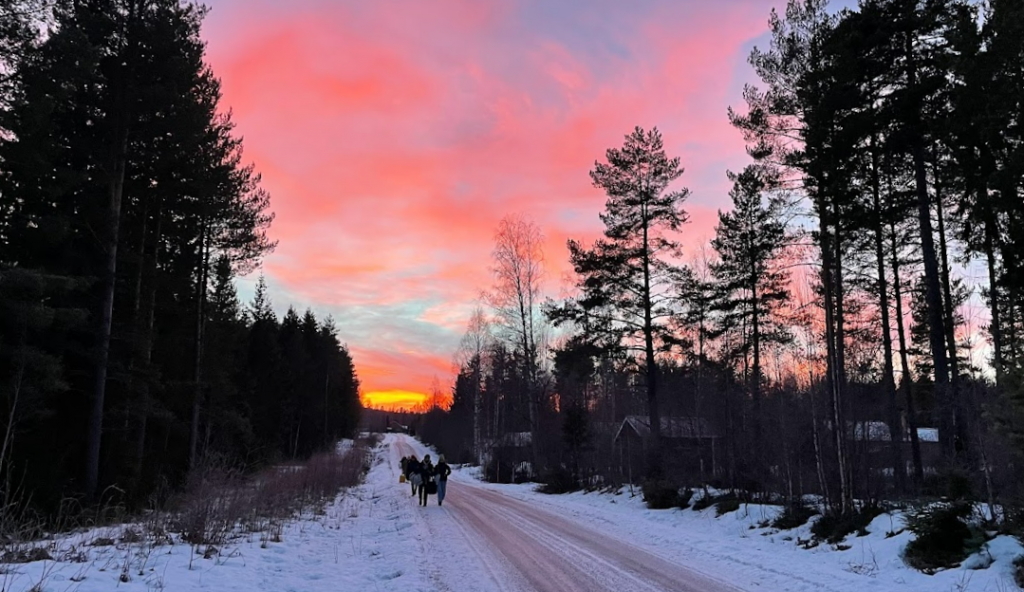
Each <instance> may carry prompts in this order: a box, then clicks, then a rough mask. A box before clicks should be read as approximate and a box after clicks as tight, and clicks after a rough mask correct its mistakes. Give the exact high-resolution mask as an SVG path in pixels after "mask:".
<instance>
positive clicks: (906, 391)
mask: <svg viewBox="0 0 1024 592" xmlns="http://www.w3.org/2000/svg"><path fill="white" fill-rule="evenodd" d="M889 229H890V239H891V241H892V243H891V247H892V290H893V298H894V299H895V302H896V332H897V335H898V336H899V340H900V370H901V372H902V374H903V380H902V381H901V384H902V388H903V396H904V400H905V401H906V404H907V432H908V435H909V436H910V454H911V457H912V459H913V462H914V489H915V492H919V491H920V488H921V484H922V483H923V482H924V465H923V464H922V461H921V442H920V439H919V438H918V434H917V411H916V410H915V406H914V393H913V390H912V389H911V377H910V361H909V360H908V359H907V335H906V331H905V330H904V327H903V293H902V290H901V285H900V257H899V248H898V245H897V241H896V224H895V223H893V222H890V223H889Z"/></svg>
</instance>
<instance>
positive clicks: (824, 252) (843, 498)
mask: <svg viewBox="0 0 1024 592" xmlns="http://www.w3.org/2000/svg"><path fill="white" fill-rule="evenodd" d="M820 210H821V215H820V216H819V217H818V219H819V222H818V223H819V235H820V237H819V240H820V241H821V245H820V246H821V284H822V288H823V289H822V292H823V296H824V306H825V349H826V372H825V375H826V376H825V390H826V392H827V393H828V396H829V406H830V410H831V416H832V417H831V422H832V434H833V439H834V441H835V447H836V449H835V453H836V466H837V469H838V473H839V499H838V500H835V501H838V505H839V513H840V514H845V513H846V512H847V510H848V507H847V499H848V498H849V497H850V496H849V493H848V488H849V486H848V484H847V482H846V474H847V472H846V464H847V459H846V446H845V443H846V442H845V441H846V438H845V419H844V417H843V392H842V379H841V378H840V374H841V373H840V371H839V362H838V356H837V347H836V343H837V336H836V319H835V317H836V315H835V310H836V309H835V308H834V307H835V295H836V283H835V277H834V275H833V267H834V265H835V254H836V253H837V252H839V251H838V249H836V250H833V247H832V239H831V238H830V231H829V218H830V215H829V211H828V206H827V204H822V207H821V208H820Z"/></svg>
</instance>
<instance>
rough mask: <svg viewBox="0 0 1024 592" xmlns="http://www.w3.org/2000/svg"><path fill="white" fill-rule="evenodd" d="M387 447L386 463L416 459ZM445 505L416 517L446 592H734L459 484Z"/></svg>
mask: <svg viewBox="0 0 1024 592" xmlns="http://www.w3.org/2000/svg"><path fill="white" fill-rule="evenodd" d="M393 448H394V450H395V454H393V455H392V458H393V459H397V458H400V457H402V456H407V455H409V454H416V455H417V456H422V451H418V448H419V447H418V446H417V447H414V446H413V445H411V444H410V443H409V442H408V441H407V440H405V439H404V438H401V437H398V438H396V439H395V440H394V441H393ZM395 462H397V460H396V461H395ZM396 476H397V473H396ZM435 499H436V498H435ZM445 501H446V502H447V503H446V504H445V506H444V507H442V508H436V506H435V507H428V508H424V509H423V510H425V512H424V514H423V517H424V521H425V522H426V524H427V529H428V531H429V532H430V537H431V538H432V539H434V540H436V541H437V543H438V544H436V545H430V544H429V543H428V544H427V545H426V551H427V552H428V553H432V554H433V555H435V557H436V559H435V562H434V564H438V563H441V562H444V563H448V564H449V565H451V566H452V568H453V569H452V570H443V571H442V572H441V573H442V575H443V578H444V579H449V580H451V579H452V578H455V579H454V580H451V581H448V583H447V585H444V587H445V588H448V589H453V590H460V591H463V590H471V591H483V590H487V591H491V590H500V591H502V592H602V591H607V592H612V591H614V592H661V591H665V592H737V591H738V589H737V588H735V587H732V586H730V585H728V584H725V583H723V582H720V581H718V580H715V579H714V578H713V577H710V576H708V575H706V574H702V573H700V572H697V571H695V570H692V569H688V568H685V567H683V566H680V565H678V564H675V563H672V562H671V561H669V560H667V559H665V558H663V557H660V556H658V555H656V554H654V553H651V552H649V551H646V550H644V549H641V548H638V547H636V546H634V545H632V544H631V543H629V542H628V541H625V540H621V539H618V538H616V537H615V536H614V535H611V534H609V533H606V532H602V531H599V530H595V529H593V528H590V527H587V526H583V525H580V524H576V523H575V522H573V521H571V520H567V519H566V518H565V517H563V516H560V515H557V514H554V513H552V512H549V511H546V510H543V509H539V508H537V507H535V506H534V505H532V504H528V503H526V502H523V501H520V500H517V499H514V498H512V497H509V496H506V495H503V494H502V493H499V492H496V491H493V490H490V489H487V488H484V487H479V486H475V485H473V484H471V483H467V482H465V481H462V480H459V481H458V482H457V487H456V488H450V490H449V496H448V497H447V498H446V500H445ZM413 503H415V501H414V500H413ZM456 539H458V540H456ZM458 551H461V552H458ZM468 563H476V564H477V566H478V567H480V568H482V569H473V566H472V565H469V564H468ZM453 570H454V571H453ZM469 574H483V575H486V576H488V578H487V579H489V580H490V581H489V582H483V581H478V582H472V583H471V582H468V581H467V579H466V576H468V575H469ZM432 579H434V578H432ZM434 581H435V582H437V580H436V579H434ZM438 583H439V584H440V582H438Z"/></svg>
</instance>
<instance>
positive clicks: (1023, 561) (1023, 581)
mask: <svg viewBox="0 0 1024 592" xmlns="http://www.w3.org/2000/svg"><path fill="white" fill-rule="evenodd" d="M1013 581H1015V582H1017V587H1018V588H1024V555H1021V556H1019V557H1017V558H1016V559H1014V560H1013Z"/></svg>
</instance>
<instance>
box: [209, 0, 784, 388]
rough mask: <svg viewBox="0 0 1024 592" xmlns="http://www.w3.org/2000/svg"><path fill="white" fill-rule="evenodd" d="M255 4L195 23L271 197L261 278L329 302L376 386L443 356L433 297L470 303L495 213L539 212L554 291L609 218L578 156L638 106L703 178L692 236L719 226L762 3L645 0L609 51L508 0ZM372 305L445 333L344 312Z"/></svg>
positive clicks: (480, 286) (596, 155)
mask: <svg viewBox="0 0 1024 592" xmlns="http://www.w3.org/2000/svg"><path fill="white" fill-rule="evenodd" d="M248 6H249V4H245V3H241V2H227V3H226V4H223V5H221V6H219V7H215V11H214V13H213V15H214V16H213V17H211V19H212V21H211V24H210V26H209V27H208V29H207V35H208V37H209V40H210V47H209V59H210V62H211V63H212V66H213V67H214V70H215V72H216V73H217V74H218V75H219V76H221V77H222V79H223V90H224V95H225V104H226V105H230V106H231V107H233V109H234V115H235V120H236V122H237V123H238V129H239V131H240V132H241V133H242V134H243V135H244V136H245V145H246V150H247V152H246V154H247V157H248V158H251V159H252V160H253V161H254V162H255V164H256V165H257V167H258V168H259V170H261V171H262V172H263V174H264V185H265V186H266V187H267V188H268V190H270V192H271V193H272V196H273V209H274V210H275V211H276V213H277V220H276V221H275V225H274V228H273V230H272V234H273V236H274V238H276V239H278V240H279V241H280V246H279V248H278V250H277V252H275V253H274V254H273V255H272V256H271V257H269V258H268V260H267V261H266V270H267V272H268V275H269V276H270V279H271V281H272V282H279V283H281V284H282V286H283V289H284V290H285V291H286V292H287V293H289V294H294V295H297V296H299V297H300V298H302V299H303V300H304V301H308V302H312V303H313V304H314V305H318V306H319V305H323V306H326V307H330V308H331V309H332V310H334V311H337V312H336V313H335V316H336V317H337V320H338V324H339V329H340V331H341V333H342V334H343V336H344V335H346V332H347V331H351V333H349V334H348V336H347V337H346V338H347V339H348V340H349V341H350V343H351V344H352V346H353V351H354V353H355V360H356V363H357V366H358V368H359V371H360V375H361V378H362V379H363V383H364V386H365V387H366V388H368V389H371V390H381V389H390V388H394V389H410V390H420V391H424V390H426V389H427V388H428V387H429V384H430V379H432V377H433V373H434V372H435V371H437V370H438V369H439V368H442V367H444V369H445V372H447V370H448V369H449V367H450V362H449V360H450V358H451V353H452V351H451V349H452V348H453V347H454V345H455V344H456V343H457V340H458V333H459V332H460V330H459V318H458V315H453V314H447V313H445V312H444V309H445V307H446V306H448V307H450V308H451V309H452V310H459V311H465V312H466V314H467V316H468V311H469V310H471V305H472V302H473V301H474V300H475V299H476V298H477V296H478V295H479V294H480V292H481V291H482V290H485V289H487V288H488V287H489V286H490V283H491V280H490V276H489V269H488V268H489V265H490V253H491V250H492V242H493V232H494V228H495V226H496V224H497V222H498V221H499V220H500V218H501V217H502V216H504V215H506V214H509V213H523V214H526V215H528V216H530V217H531V218H533V219H534V220H535V221H536V222H537V223H538V224H539V225H540V226H541V227H542V228H543V230H544V232H545V235H546V251H547V255H548V261H549V265H550V270H549V273H548V275H549V278H550V283H551V293H552V295H554V296H557V295H558V294H557V290H558V284H559V282H560V280H561V276H563V275H564V274H565V273H566V272H567V271H569V269H570V268H569V264H568V261H567V252H566V249H565V241H566V239H567V238H570V237H573V238H583V239H586V240H588V241H590V240H593V239H594V238H596V237H597V236H598V235H599V233H600V230H601V225H600V221H599V220H598V217H597V216H598V213H599V212H600V211H601V210H602V209H603V207H604V196H603V195H602V194H601V193H600V191H598V190H596V189H594V188H593V187H591V185H590V180H589V177H588V175H587V172H588V170H589V169H590V168H592V166H593V163H594V161H595V160H597V159H601V158H603V155H604V151H605V150H606V149H607V148H609V147H612V146H616V145H619V144H620V143H621V141H622V137H623V135H624V134H626V133H628V132H629V131H630V130H631V129H632V128H633V126H634V125H642V126H644V127H651V126H654V125H657V126H658V127H659V128H660V129H661V130H662V132H663V134H664V136H665V139H666V144H667V148H668V151H669V152H670V154H673V155H679V156H681V157H682V158H683V164H684V166H685V167H686V168H687V173H686V175H684V177H683V179H682V181H681V183H682V184H684V185H688V186H690V187H691V189H693V190H694V197H693V200H692V203H691V204H690V205H689V207H688V209H689V210H690V211H691V218H692V222H691V224H690V226H689V227H687V228H686V229H685V233H684V235H683V237H684V241H689V240H691V237H709V236H711V235H712V234H713V229H714V224H715V223H716V222H717V216H716V213H715V211H716V209H717V208H718V207H723V208H724V207H727V205H728V198H727V195H726V192H727V190H728V183H727V181H726V179H725V175H724V172H725V171H724V168H725V167H724V165H723V163H731V164H730V166H733V167H734V168H738V167H739V166H742V163H743V161H744V159H745V157H744V154H743V144H742V140H741V138H740V137H739V134H737V133H735V132H734V131H733V130H732V129H730V127H729V124H728V121H727V120H726V117H725V110H726V107H727V106H728V105H729V104H730V103H732V104H738V103H739V102H740V97H738V96H731V95H730V92H731V89H733V88H734V87H735V86H736V85H735V81H734V80H733V79H732V76H733V75H732V72H734V71H735V70H736V67H737V64H738V63H740V62H742V61H743V60H744V58H745V56H744V55H743V51H742V47H743V44H744V43H746V42H748V41H749V40H750V39H751V38H753V37H755V36H757V35H758V34H760V33H762V32H763V31H764V29H765V23H766V20H767V11H768V7H766V6H764V5H763V3H761V2H754V1H753V0H751V1H749V2H730V3H717V4H712V3H705V2H675V3H671V4H670V3H665V4H659V3H653V4H650V5H648V6H647V7H646V8H645V9H644V10H643V11H637V14H638V15H639V16H636V17H635V18H636V22H635V23H634V24H632V25H629V26H628V27H626V26H625V25H624V28H623V31H622V34H621V35H620V34H618V33H613V35H615V36H614V37H613V38H610V39H608V40H607V41H608V42H609V43H612V42H614V43H615V44H617V46H618V47H621V48H622V50H621V51H619V52H613V51H607V50H604V49H601V47H600V44H599V43H597V41H598V40H589V41H588V42H593V43H594V47H596V49H595V48H594V47H590V46H587V47H586V49H581V47H580V45H581V42H580V41H579V39H577V38H575V37H572V36H571V35H569V32H566V33H565V35H562V34H560V33H559V31H554V32H553V31H540V30H537V29H538V28H537V27H532V26H529V25H530V23H524V22H522V20H521V18H520V17H519V16H518V15H519V12H517V11H521V10H522V9H523V5H522V4H517V3H507V2H497V1H489V2H477V1H472V0H444V1H443V2H431V3H429V6H427V4H425V3H396V2H373V3H355V2H353V3H335V2H326V1H321V2H303V3H297V5H296V8H295V10H292V11H287V12H284V11H278V12H273V13H271V14H270V16H266V17H265V16H261V15H262V14H263V13H262V12H261V11H260V10H255V9H247V8H246V7H248ZM271 6H272V5H271V4H267V5H266V7H268V10H271V11H272V10H273V9H272V8H269V7H271ZM606 9H607V7H603V6H602V5H600V4H597V5H595V6H594V7H593V10H594V11H601V10H606ZM588 19H598V20H600V15H595V14H589V15H588ZM587 22H590V21H589V20H588V21H587ZM581 26H582V25H581ZM228 27H232V29H231V30H230V33H227V32H225V33H224V34H223V35H221V32H222V31H227V28H228ZM732 163H734V164H732ZM374 306H380V307H389V308H388V310H389V311H390V313H389V314H397V315H399V318H397V319H393V321H394V322H395V323H399V324H400V323H402V322H408V323H420V324H421V325H426V327H420V329H421V330H422V331H425V332H426V331H434V337H435V339H434V340H433V343H434V345H435V347H436V348H437V350H436V351H434V350H431V351H421V350H415V349H409V350H408V351H405V350H403V351H397V350H395V349H394V348H393V347H392V344H391V343H390V342H389V341H388V339H387V338H385V337H384V336H382V335H381V334H379V333H377V332H374V331H373V330H372V328H370V327H369V326H367V325H365V324H362V325H358V326H356V325H349V324H347V323H348V321H347V319H346V316H345V314H346V312H345V311H347V310H349V309H351V308H352V307H359V309H360V310H370V309H372V308H373V307H374ZM403 307H404V308H403ZM399 309H402V310H404V311H405V312H396V311H399ZM423 310H427V311H428V312H427V313H423ZM406 314H407V315H408V316H407V317H406V316H401V315H406ZM418 326H419V325H418ZM414 345H415V344H414ZM416 347H420V345H416ZM442 350H444V351H442ZM439 360H444V363H441V362H440V361H439ZM424 380H427V382H424Z"/></svg>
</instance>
